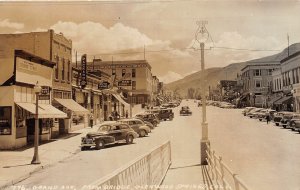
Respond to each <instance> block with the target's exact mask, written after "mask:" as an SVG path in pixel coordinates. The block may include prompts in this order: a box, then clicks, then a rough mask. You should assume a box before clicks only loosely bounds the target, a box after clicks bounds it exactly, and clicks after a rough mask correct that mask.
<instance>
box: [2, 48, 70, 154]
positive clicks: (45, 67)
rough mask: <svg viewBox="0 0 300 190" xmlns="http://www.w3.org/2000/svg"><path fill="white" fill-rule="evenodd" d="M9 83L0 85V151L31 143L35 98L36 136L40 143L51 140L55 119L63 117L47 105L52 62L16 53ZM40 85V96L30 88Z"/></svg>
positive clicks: (27, 54)
mask: <svg viewBox="0 0 300 190" xmlns="http://www.w3.org/2000/svg"><path fill="white" fill-rule="evenodd" d="M11 60H12V62H11V63H9V62H7V63H4V64H14V76H13V77H12V78H13V81H12V82H11V83H10V84H2V86H0V94H1V97H0V149H15V148H19V147H22V146H25V145H27V144H28V143H31V142H32V141H33V135H34V133H35V131H34V123H35V122H34V117H35V114H36V112H35V110H36V107H37V106H36V96H39V101H38V111H39V113H38V118H39V127H40V130H39V134H40V139H41V140H49V139H50V138H51V132H52V129H53V128H55V122H54V120H55V118H66V117H67V115H66V114H65V113H63V112H62V111H60V110H58V109H56V108H55V107H53V106H52V105H51V93H50V91H51V90H52V71H53V66H54V63H52V62H50V61H48V60H45V59H42V58H39V57H37V56H34V55H32V54H29V53H27V52H24V51H21V50H16V51H15V55H14V58H13V59H11ZM35 86H40V87H41V90H42V91H41V93H38V92H35V91H34V87H35Z"/></svg>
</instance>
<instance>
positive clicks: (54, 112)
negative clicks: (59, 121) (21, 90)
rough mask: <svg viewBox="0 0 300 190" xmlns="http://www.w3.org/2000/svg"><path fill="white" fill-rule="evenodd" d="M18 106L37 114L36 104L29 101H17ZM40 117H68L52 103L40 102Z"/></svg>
mask: <svg viewBox="0 0 300 190" xmlns="http://www.w3.org/2000/svg"><path fill="white" fill-rule="evenodd" d="M16 104H17V105H18V106H20V107H21V108H23V109H25V110H27V111H29V112H30V113H32V114H35V108H36V104H34V103H27V102H16ZM38 112H39V113H38V117H39V118H66V117H67V114H66V113H64V112H62V111H60V110H59V109H57V108H55V107H53V106H52V105H50V104H39V108H38Z"/></svg>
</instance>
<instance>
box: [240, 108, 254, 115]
mask: <svg viewBox="0 0 300 190" xmlns="http://www.w3.org/2000/svg"><path fill="white" fill-rule="evenodd" d="M254 108H255V107H246V108H245V109H244V110H243V111H242V114H243V115H244V116H246V114H247V113H248V112H250V111H251V110H253V109H254Z"/></svg>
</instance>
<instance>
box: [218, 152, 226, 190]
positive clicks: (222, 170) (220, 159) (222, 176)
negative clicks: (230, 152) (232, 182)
mask: <svg viewBox="0 0 300 190" xmlns="http://www.w3.org/2000/svg"><path fill="white" fill-rule="evenodd" d="M219 163H220V172H221V179H222V185H223V188H224V189H226V182H225V176H224V166H223V162H222V157H221V156H219Z"/></svg>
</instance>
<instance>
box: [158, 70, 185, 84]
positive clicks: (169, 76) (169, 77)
mask: <svg viewBox="0 0 300 190" xmlns="http://www.w3.org/2000/svg"><path fill="white" fill-rule="evenodd" d="M182 78H183V77H182V76H181V75H180V74H178V73H175V72H173V71H168V72H167V74H166V75H164V76H162V77H160V80H161V81H162V82H164V83H165V84H167V83H170V82H173V81H176V80H179V79H182Z"/></svg>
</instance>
